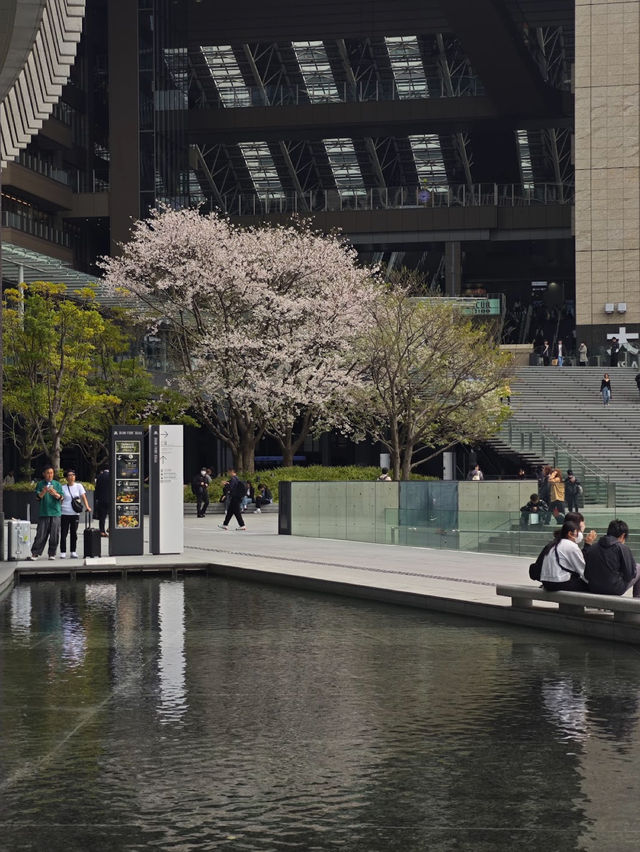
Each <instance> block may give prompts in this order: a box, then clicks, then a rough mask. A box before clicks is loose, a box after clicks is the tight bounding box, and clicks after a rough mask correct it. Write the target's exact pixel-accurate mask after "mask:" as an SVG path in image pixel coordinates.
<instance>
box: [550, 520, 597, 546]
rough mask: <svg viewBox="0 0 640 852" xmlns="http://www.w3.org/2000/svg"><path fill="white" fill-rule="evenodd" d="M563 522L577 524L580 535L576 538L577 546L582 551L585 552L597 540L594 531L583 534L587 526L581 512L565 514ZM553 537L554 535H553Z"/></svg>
mask: <svg viewBox="0 0 640 852" xmlns="http://www.w3.org/2000/svg"><path fill="white" fill-rule="evenodd" d="M564 519H565V521H575V523H576V524H578V529H579V530H580V535H579V536H578V546H579V547H582V550H583V551H586V549H587V548H588V547H591V545H592V544H593V542H594V541H595V540H596V539H597V538H598V533H597V532H596V531H595V530H589V532H588V533H585V529H586V527H587V524H586V522H585V519H584V515H583V514H582V512H567V514H566V515H565V516H564ZM554 535H555V533H554Z"/></svg>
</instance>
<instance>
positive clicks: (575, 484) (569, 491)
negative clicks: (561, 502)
mask: <svg viewBox="0 0 640 852" xmlns="http://www.w3.org/2000/svg"><path fill="white" fill-rule="evenodd" d="M564 496H565V501H566V503H567V510H568V511H569V512H577V511H578V510H579V508H580V506H579V504H580V502H581V497H582V485H581V484H580V481H579V480H578V479H577V478H576V475H575V473H574V472H573V471H572V470H568V471H567V478H566V479H565V481H564Z"/></svg>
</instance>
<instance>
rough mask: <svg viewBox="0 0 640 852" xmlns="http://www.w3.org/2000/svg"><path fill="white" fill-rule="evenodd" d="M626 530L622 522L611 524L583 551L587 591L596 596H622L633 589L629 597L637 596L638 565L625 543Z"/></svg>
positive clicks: (639, 582) (638, 594) (638, 585)
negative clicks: (603, 533) (604, 533)
mask: <svg viewBox="0 0 640 852" xmlns="http://www.w3.org/2000/svg"><path fill="white" fill-rule="evenodd" d="M628 535H629V527H628V526H627V524H626V523H625V522H624V521H621V520H618V519H616V520H615V521H611V523H610V524H609V528H608V529H607V534H606V535H603V536H600V538H599V539H598V541H597V542H596V543H595V544H592V545H591V547H590V548H588V550H586V551H585V555H584V561H585V563H586V564H585V569H584V576H585V578H586V580H587V582H588V583H589V588H588V589H587V591H589V592H593V593H594V594H596V595H624V593H625V592H626V591H627V589H628V588H630V587H631V586H633V597H634V598H638V597H640V566H638V565H636V560H635V558H634V556H633V553H632V552H631V550H630V548H629V545H628V544H627V536H628Z"/></svg>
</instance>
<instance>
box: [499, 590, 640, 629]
mask: <svg viewBox="0 0 640 852" xmlns="http://www.w3.org/2000/svg"><path fill="white" fill-rule="evenodd" d="M496 594H498V595H503V596H504V597H508V598H511V606H512V607H515V608H517V609H531V608H532V607H533V602H534V601H546V602H547V603H557V604H558V609H557V610H550V611H551V612H560V613H562V614H563V615H578V616H584V615H585V610H586V609H604V610H609V611H610V612H612V613H613V618H614V620H615V621H624V622H627V623H628V622H632V623H636V624H640V598H631V597H622V596H620V595H592V594H590V593H589V592H547V591H546V590H545V589H543V588H541V587H540V586H505V585H498V586H496Z"/></svg>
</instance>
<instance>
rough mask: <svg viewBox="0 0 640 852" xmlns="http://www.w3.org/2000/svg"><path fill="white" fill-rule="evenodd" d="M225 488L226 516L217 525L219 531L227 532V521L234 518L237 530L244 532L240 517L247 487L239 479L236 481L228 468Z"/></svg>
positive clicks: (236, 476)
mask: <svg viewBox="0 0 640 852" xmlns="http://www.w3.org/2000/svg"><path fill="white" fill-rule="evenodd" d="M225 487H226V489H227V492H226V493H227V514H226V515H225V518H224V521H223V522H222V523H221V524H218V526H219V527H220V529H221V530H228V529H229V521H230V520H231V518H232V517H234V516H235V519H236V521H237V522H238V529H239V530H241V531H242V532H244V531H245V530H246V529H247V528H246V526H245V523H244V519H243V517H242V498H243V497H244V495H245V492H246V490H247V486H246V485H245V483H244V482H243V481H242V480H241V479H238V475H237V474H236V472H235V470H234V469H233V468H229V479H228V481H227V482H226V483H225Z"/></svg>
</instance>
